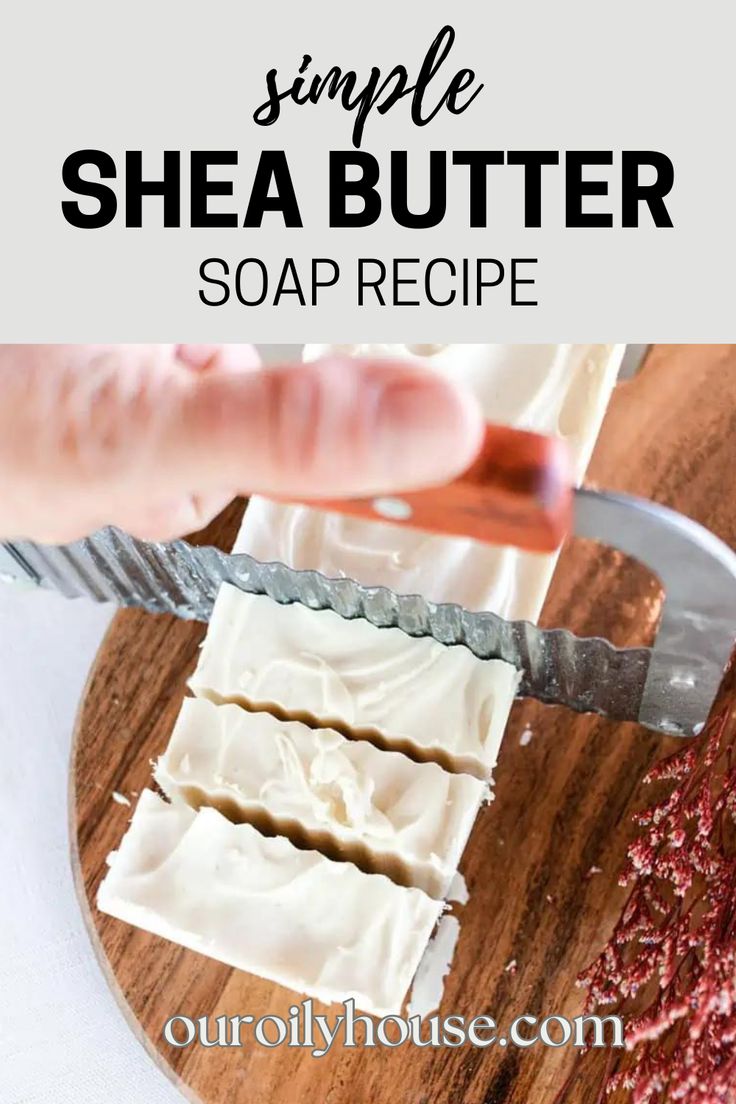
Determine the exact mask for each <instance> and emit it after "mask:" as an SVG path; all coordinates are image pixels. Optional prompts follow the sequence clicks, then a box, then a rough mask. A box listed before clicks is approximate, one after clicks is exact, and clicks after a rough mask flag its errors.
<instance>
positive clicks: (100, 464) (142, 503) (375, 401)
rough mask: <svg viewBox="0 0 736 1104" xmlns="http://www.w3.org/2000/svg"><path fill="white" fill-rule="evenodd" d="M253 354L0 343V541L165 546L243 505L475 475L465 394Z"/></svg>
mask: <svg viewBox="0 0 736 1104" xmlns="http://www.w3.org/2000/svg"><path fill="white" fill-rule="evenodd" d="M259 367H260V366H259V361H258V355H257V353H256V351H255V349H254V348H253V346H251V345H178V346H177V345H107V346H103V345H4V346H0V538H3V539H13V538H27V539H32V540H38V541H46V542H54V543H61V542H66V541H70V540H73V539H75V538H77V537H80V536H83V535H84V534H87V533H90V532H92V531H93V530H95V529H98V528H101V527H102V526H104V525H117V526H119V527H120V528H122V529H126V530H127V531H128V532H130V533H132V534H133V535H135V536H139V537H143V538H147V539H152V540H154V539H157V540H165V539H169V538H171V537H174V536H180V535H182V534H184V533H187V532H192V531H194V530H196V529H198V528H201V527H202V526H203V525H204V524H206V523H207V521H209V520H210V519H211V518H212V517H214V516H215V514H217V513H219V511H220V509H222V508H223V507H224V506H225V505H226V503H227V502H229V501H230V499H231V498H233V497H235V495H236V494H239V493H251V492H260V493H262V494H266V495H269V494H270V495H274V496H282V497H289V496H292V497H293V498H295V499H298V498H319V497H333V498H335V497H340V496H352V495H369V494H379V493H380V494H385V493H388V492H391V491H401V490H414V489H417V488H419V487H424V486H430V485H432V484H437V483H442V482H446V481H448V480H450V479H452V478H453V477H454V476H456V475H458V474H460V472H462V471H464V470H465V469H466V468H467V467H468V466H469V465H470V463H471V462H472V460H473V458H474V456H475V454H476V452H477V450H478V448H479V446H480V442H481V436H482V419H481V414H480V411H479V409H478V407H477V405H476V403H475V400H474V399H473V398H472V396H470V395H468V394H466V393H465V392H463V391H461V390H459V389H458V388H455V387H454V386H453V385H452V384H450V383H449V382H447V381H446V380H443V379H440V378H439V377H438V376H436V375H434V374H432V373H429V372H426V371H424V370H422V369H417V368H414V367H412V366H411V365H410V364H407V363H403V362H381V361H365V360H363V361H361V360H353V359H350V358H346V357H331V358H328V359H325V360H322V361H318V362H315V363H312V364H294V365H287V366H284V367H280V368H268V369H262V370H257V369H259Z"/></svg>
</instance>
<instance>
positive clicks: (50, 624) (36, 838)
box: [0, 585, 183, 1104]
mask: <svg viewBox="0 0 736 1104" xmlns="http://www.w3.org/2000/svg"><path fill="white" fill-rule="evenodd" d="M109 617H110V610H109V608H107V607H103V606H98V605H95V604H93V603H92V602H86V601H75V602H69V601H66V600H65V599H63V598H61V597H59V596H57V595H55V594H50V593H42V592H33V591H31V592H24V593H20V592H16V591H14V590H12V588H10V587H7V586H2V585H0V876H1V877H2V899H1V900H0V1101H2V1102H3V1104H102V1102H104V1104H182V1100H183V1097H182V1096H181V1094H180V1093H179V1091H178V1090H177V1089H175V1088H174V1087H173V1085H171V1084H170V1083H169V1082H168V1081H167V1079H166V1077H165V1076H164V1075H163V1074H162V1073H161V1072H160V1071H159V1070H158V1069H157V1068H156V1066H154V1064H153V1062H151V1060H150V1059H149V1058H148V1056H147V1055H146V1053H145V1051H144V1050H143V1047H142V1046H141V1045H140V1043H139V1042H138V1041H137V1039H136V1038H135V1037H134V1035H133V1033H132V1032H131V1030H130V1028H129V1027H128V1025H127V1024H126V1022H125V1020H124V1018H123V1015H122V1013H121V1012H120V1010H119V1009H118V1007H117V1005H116V1003H115V1000H114V998H113V997H112V995H111V993H110V991H109V990H108V988H107V985H106V983H105V981H104V979H103V976H102V973H101V971H100V969H99V967H98V965H97V962H96V961H95V958H94V955H93V953H92V949H91V946H90V942H89V938H88V936H87V933H86V931H85V929H84V925H83V922H82V918H81V914H80V912H79V907H78V905H77V900H76V896H75V892H74V887H73V884H72V876H71V869H70V864H69V845H68V839H67V765H68V758H69V746H70V737H71V732H72V725H73V722H74V714H75V711H76V708H77V703H78V701H79V696H80V693H81V690H82V686H83V684H84V680H85V677H86V675H87V671H88V669H89V665H90V663H91V661H92V658H93V656H94V653H95V651H96V649H97V646H98V644H99V642H100V639H101V637H102V633H103V631H104V629H105V627H106V626H107V622H108V620H109Z"/></svg>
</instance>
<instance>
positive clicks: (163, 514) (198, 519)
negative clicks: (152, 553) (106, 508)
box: [108, 492, 236, 541]
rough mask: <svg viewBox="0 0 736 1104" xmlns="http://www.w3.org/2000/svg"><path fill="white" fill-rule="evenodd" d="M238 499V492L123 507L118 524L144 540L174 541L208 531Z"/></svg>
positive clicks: (138, 503) (120, 510) (119, 513)
mask: <svg viewBox="0 0 736 1104" xmlns="http://www.w3.org/2000/svg"><path fill="white" fill-rule="evenodd" d="M235 497H236V496H235V493H234V492H227V493H221V494H218V493H216V492H213V493H210V494H203V495H199V494H191V495H189V494H187V495H181V496H180V497H179V498H174V499H170V500H168V501H166V502H158V503H152V504H151V503H148V504H147V503H140V502H134V503H131V504H130V506H127V505H125V504H123V505H121V506H120V507H119V509H118V512H117V516H116V519H115V524H116V525H117V526H118V527H119V528H121V529H125V531H126V532H128V533H130V534H131V535H132V536H134V537H139V538H140V539H141V540H147V541H169V540H174V539H175V538H177V537H183V536H185V535H187V534H189V533H196V532H197V531H198V530H199V529H204V527H205V526H206V525H209V523H210V522H211V521H212V520H213V519H214V518H216V517H217V515H218V514H219V513H221V512H222V511H223V510H224V509H225V507H226V506H227V505H229V503H230V502H232V500H233V499H234V498H235ZM109 520H110V519H108V524H109Z"/></svg>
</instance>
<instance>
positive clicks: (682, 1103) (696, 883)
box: [558, 657, 736, 1104]
mask: <svg viewBox="0 0 736 1104" xmlns="http://www.w3.org/2000/svg"><path fill="white" fill-rule="evenodd" d="M735 758H736V662H735V661H734V658H733V657H732V660H731V662H730V664H729V666H728V669H727V671H726V674H725V677H724V680H723V683H722V685H721V689H720V691H719V695H718V698H717V700H716V704H715V706H714V709H713V711H712V713H711V716H710V718H709V720H708V723H707V725H706V727H705V730H704V732H703V734H702V736H700V737H699V738H698V740H697V741H694V742H692V743H690V744H688V745H687V746H685V747H684V748H683V749H681V750H678V751H677V752H676V753H675V754H674V755H671V756H669V757H668V758H666V759H663V760H662V761H661V762H659V763H657V764H656V765H655V766H654V767H653V768H652V769H651V770H650V771H649V773H648V775H647V777H646V779H645V781H646V782H647V783H650V784H651V783H664V782H670V783H672V789H671V791H670V793H669V795H668V796H667V797H666V798H664V799H662V800H660V801H659V803H658V804H656V805H654V806H652V807H650V808H649V809H647V810H645V811H644V812H642V813H640V814H638V815H637V817H636V821H637V823H638V825H639V826H640V827H641V828H642V830H643V831H642V834H641V835H640V836H639V838H638V839H636V840H635V841H634V843H632V845H631V846H630V848H629V851H628V862H627V865H626V867H625V869H624V871H623V874H622V876H621V879H620V883H621V885H625V886H630V887H631V890H630V893H629V896H628V898H627V901H626V903H625V905H624V907H623V911H622V913H621V916H620V918H619V920H618V922H617V924H616V926H615V928H614V931H613V935H612V936H611V939H610V940H609V942H608V943H607V945H606V946H605V947H604V949H603V950H602V952H601V954H600V955H599V956H598V958H597V959H596V960H595V962H593V963H592V965H591V966H590V967H589V968H588V969H587V970H586V971H585V972H584V973H583V974H582V975H581V976H580V978H579V983H580V984H581V985H583V986H585V987H586V988H587V990H588V995H587V999H586V1003H585V1011H586V1012H593V1011H600V1010H602V1009H603V1008H605V1009H606V1012H607V1013H611V1012H616V1013H617V1014H619V1015H621V1016H622V1017H623V1018H624V1022H625V1025H626V1048H627V1049H626V1052H625V1053H624V1056H623V1058H618V1059H616V1061H615V1066H616V1068H615V1069H612V1068H611V1065H610V1063H609V1066H608V1068H607V1069H606V1071H605V1072H604V1074H603V1082H602V1089H603V1091H604V1093H605V1094H606V1095H607V1096H608V1098H609V1099H610V1100H611V1101H613V1100H614V1098H615V1099H621V1100H624V1099H626V1100H629V1101H631V1104H675V1102H678V1104H736V770H735V769H734V760H735ZM611 1057H613V1052H612V1054H611ZM575 1076H576V1074H575V1073H574V1074H573V1076H572V1078H571V1079H570V1080H569V1081H568V1082H567V1083H566V1085H565V1086H563V1089H561V1090H560V1094H558V1098H559V1101H560V1102H561V1101H563V1100H564V1099H566V1097H567V1092H568V1090H569V1088H570V1085H571V1084H572V1081H573V1080H574V1078H575ZM596 1104H598V1102H596Z"/></svg>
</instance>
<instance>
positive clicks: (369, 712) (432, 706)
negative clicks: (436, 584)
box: [189, 584, 519, 779]
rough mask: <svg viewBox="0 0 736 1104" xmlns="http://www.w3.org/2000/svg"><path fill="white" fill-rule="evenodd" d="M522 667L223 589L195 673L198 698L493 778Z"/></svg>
mask: <svg viewBox="0 0 736 1104" xmlns="http://www.w3.org/2000/svg"><path fill="white" fill-rule="evenodd" d="M518 681H519V675H518V672H517V671H516V669H515V668H514V667H512V666H510V665H509V664H508V663H503V662H501V661H500V660H482V659H477V658H476V657H475V656H474V655H473V654H472V652H470V651H469V650H468V649H467V648H464V647H459V646H456V647H447V646H446V645H444V644H439V643H438V642H437V641H436V640H432V639H431V638H430V637H409V636H407V635H406V633H403V632H402V631H401V630H400V629H395V628H390V629H379V628H377V627H376V626H375V625H372V624H371V623H370V622H368V621H365V620H362V619H358V618H356V619H354V620H346V619H345V618H342V617H340V616H339V615H338V614H336V613H333V612H332V611H331V610H312V609H308V608H307V607H306V606H302V605H299V604H298V603H295V604H294V605H289V606H283V605H279V604H278V603H277V602H274V601H273V600H272V599H270V598H268V597H266V596H263V595H253V594H245V593H244V592H243V591H240V590H238V589H237V588H236V587H234V586H230V585H229V584H225V585H223V586H222V587H221V588H220V591H219V594H218V595H217V600H216V601H215V606H214V609H213V612H212V618H211V620H210V626H209V631H208V633H207V636H206V637H205V641H204V644H203V646H202V651H201V653H200V657H199V663H198V664H197V669H196V671H195V672H194V674H193V675H192V677H191V679H190V682H189V685H190V687H191V688H192V690H193V691H194V693H195V694H196V695H197V696H198V697H206V698H209V699H210V700H211V701H214V702H217V703H220V704H221V703H224V702H237V703H239V704H241V705H245V706H246V707H247V708H250V709H268V710H270V711H272V712H273V711H274V710H279V711H282V712H283V713H284V714H287V715H290V716H291V717H296V718H297V719H305V718H306V719H307V720H310V721H312V722H314V723H317V724H319V725H321V726H324V727H330V728H338V729H345V728H348V729H350V731H351V733H352V734H354V735H357V736H359V737H365V738H366V739H368V740H370V741H371V742H373V743H376V744H377V745H378V746H380V747H384V748H386V749H388V750H398V751H406V752H408V753H409V755H410V756H413V757H416V758H421V759H431V760H434V761H435V762H438V763H440V764H441V765H442V766H444V767H446V768H449V769H451V770H455V771H466V772H468V773H469V774H474V775H475V776H476V777H477V778H484V779H485V778H488V777H489V776H490V773H491V771H492V769H493V767H494V765H495V762H496V756H497V753H498V747H499V744H500V742H501V737H502V735H503V729H504V725H505V724H506V717H507V715H508V711H509V708H510V706H511V702H512V700H513V698H514V694H515V692H516V687H517V685H518Z"/></svg>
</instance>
